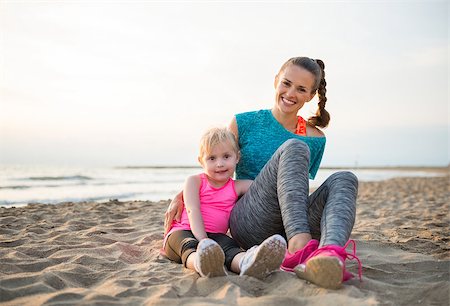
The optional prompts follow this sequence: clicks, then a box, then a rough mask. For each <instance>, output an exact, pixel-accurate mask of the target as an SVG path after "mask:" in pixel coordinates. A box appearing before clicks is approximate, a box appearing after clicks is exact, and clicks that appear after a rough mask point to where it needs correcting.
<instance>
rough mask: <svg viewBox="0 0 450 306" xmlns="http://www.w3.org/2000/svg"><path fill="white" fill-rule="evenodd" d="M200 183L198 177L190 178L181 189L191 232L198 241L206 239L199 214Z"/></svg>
mask: <svg viewBox="0 0 450 306" xmlns="http://www.w3.org/2000/svg"><path fill="white" fill-rule="evenodd" d="M200 183H201V180H200V176H199V175H193V176H190V177H188V178H187V179H186V183H185V185H184V189H183V199H184V205H185V206H186V211H187V214H188V218H189V224H190V225H191V231H192V233H193V234H194V236H195V238H196V239H197V240H198V241H200V240H202V239H205V238H208V236H207V235H206V232H205V225H204V223H203V217H202V214H201V212H200V195H199V190H200Z"/></svg>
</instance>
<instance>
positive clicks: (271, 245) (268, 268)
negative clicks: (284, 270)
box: [240, 236, 286, 279]
mask: <svg viewBox="0 0 450 306" xmlns="http://www.w3.org/2000/svg"><path fill="white" fill-rule="evenodd" d="M285 253H286V242H285V240H284V238H282V237H281V236H279V237H278V236H274V237H273V239H269V240H266V241H264V242H263V243H262V244H261V245H260V247H259V250H258V252H257V253H256V254H255V257H254V260H253V262H252V263H251V264H250V266H249V267H248V268H247V269H246V270H245V271H244V272H243V273H242V272H241V274H240V275H247V276H252V277H255V278H258V279H264V278H265V277H266V276H268V275H269V274H270V273H272V272H274V271H276V270H278V269H279V268H280V266H281V263H282V262H283V259H284V255H285Z"/></svg>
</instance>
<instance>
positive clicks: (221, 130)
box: [199, 127, 239, 157]
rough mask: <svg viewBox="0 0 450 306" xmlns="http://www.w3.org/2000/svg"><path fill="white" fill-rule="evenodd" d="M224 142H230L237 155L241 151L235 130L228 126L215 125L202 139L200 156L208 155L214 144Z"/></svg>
mask: <svg viewBox="0 0 450 306" xmlns="http://www.w3.org/2000/svg"><path fill="white" fill-rule="evenodd" d="M223 142H228V143H229V144H230V145H231V147H232V148H233V151H234V152H235V153H236V155H237V154H238V153H239V145H238V143H237V140H236V136H234V134H233V132H231V131H230V130H229V129H228V128H226V127H214V128H210V129H209V130H207V131H206V132H205V133H204V134H203V136H202V138H201V139H200V153H199V156H200V157H204V156H205V155H208V154H209V153H211V151H212V148H213V147H214V146H216V145H217V144H219V143H223Z"/></svg>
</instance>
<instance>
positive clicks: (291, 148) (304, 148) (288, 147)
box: [280, 138, 310, 156]
mask: <svg viewBox="0 0 450 306" xmlns="http://www.w3.org/2000/svg"><path fill="white" fill-rule="evenodd" d="M280 149H281V150H283V152H294V153H295V154H304V155H307V156H309V155H310V151H309V146H308V145H307V144H306V143H305V142H304V141H301V140H300V139H296V138H291V139H288V140H286V141H285V142H284V143H283V144H282V145H281V146H280Z"/></svg>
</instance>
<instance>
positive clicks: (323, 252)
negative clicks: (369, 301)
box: [305, 239, 362, 282]
mask: <svg viewBox="0 0 450 306" xmlns="http://www.w3.org/2000/svg"><path fill="white" fill-rule="evenodd" d="M350 243H352V244H353V253H347V250H346V249H347V246H348V245H349V244H350ZM318 255H320V256H335V257H339V258H340V259H341V260H342V263H343V264H344V266H343V274H342V281H343V282H345V281H347V280H349V279H351V278H353V277H354V276H353V274H352V273H350V272H348V271H347V270H346V269H345V260H347V259H350V260H353V259H355V260H356V261H357V262H358V276H359V280H360V281H362V264H361V261H360V260H359V258H358V257H357V256H356V243H355V241H354V240H352V239H351V240H349V241H347V243H346V244H345V245H344V246H343V247H341V246H339V245H326V246H324V247H321V248H320V249H317V250H316V251H314V252H312V253H311V254H310V255H309V256H308V258H306V260H305V262H306V261H308V260H310V259H311V258H313V257H315V256H318Z"/></svg>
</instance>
